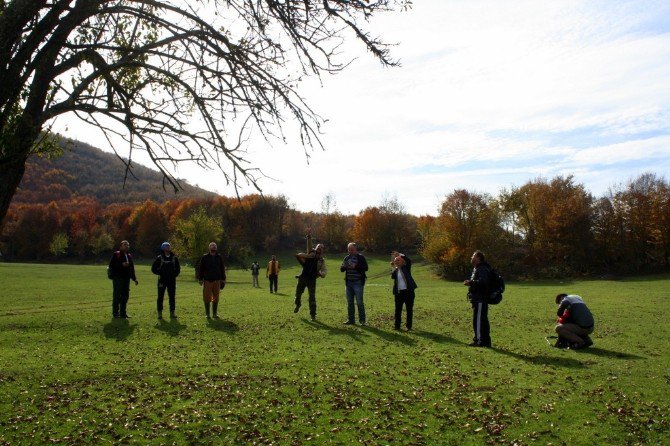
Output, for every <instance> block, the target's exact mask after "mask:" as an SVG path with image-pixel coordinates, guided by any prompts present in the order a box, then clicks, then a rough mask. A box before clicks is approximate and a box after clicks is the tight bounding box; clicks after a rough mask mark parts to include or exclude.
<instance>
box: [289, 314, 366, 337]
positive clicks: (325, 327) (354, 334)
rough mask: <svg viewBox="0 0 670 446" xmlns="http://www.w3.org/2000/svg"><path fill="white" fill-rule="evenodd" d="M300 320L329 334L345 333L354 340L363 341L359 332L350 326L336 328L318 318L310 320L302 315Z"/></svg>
mask: <svg viewBox="0 0 670 446" xmlns="http://www.w3.org/2000/svg"><path fill="white" fill-rule="evenodd" d="M300 320H301V321H302V322H303V323H305V324H307V325H311V326H312V327H315V328H318V329H319V330H326V331H327V332H328V333H330V334H334V335H345V336H349V337H351V338H352V339H353V340H354V341H357V342H363V341H362V340H361V332H360V331H358V330H352V329H350V328H337V327H333V326H331V325H328V324H324V323H323V322H321V321H319V320H316V321H312V320H309V319H307V318H304V317H303V318H302V319H300Z"/></svg>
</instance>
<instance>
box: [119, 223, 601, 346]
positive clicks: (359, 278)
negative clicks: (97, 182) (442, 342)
mask: <svg viewBox="0 0 670 446" xmlns="http://www.w3.org/2000/svg"><path fill="white" fill-rule="evenodd" d="M306 240H307V249H306V251H305V252H300V253H298V254H296V260H297V261H298V262H299V263H300V265H301V267H302V269H301V272H300V274H299V275H298V276H296V278H297V284H296V289H295V301H294V304H295V308H294V313H298V311H300V308H301V306H302V296H303V294H304V292H305V289H306V290H307V294H308V303H309V315H310V317H311V319H312V320H316V314H317V305H316V282H317V279H318V278H323V277H326V274H327V268H326V262H325V258H324V256H323V252H324V246H323V245H322V244H320V243H319V244H317V245H316V246H312V237H311V233H310V231H309V230H308V231H307V234H306ZM129 249H130V243H128V241H126V240H124V241H122V242H121V245H120V247H119V250H118V251H116V252H115V253H114V254H113V255H112V258H111V260H110V262H109V267H108V276H109V278H110V279H112V285H113V296H112V316H113V317H115V318H128V317H129V316H128V313H127V304H128V297H129V294H130V281H131V280H132V281H134V282H135V285H138V281H137V277H136V275H135V267H134V263H133V258H132V255H131V254H130V253H129ZM347 252H348V253H347V255H346V257H344V259H343V260H342V263H341V264H340V272H342V273H344V283H345V294H346V299H347V319H346V320H345V321H344V324H345V325H354V324H355V323H356V312H358V322H359V324H360V325H363V326H365V325H366V323H367V322H366V313H365V303H364V300H363V291H364V289H365V282H366V279H367V274H366V273H367V271H368V263H367V260H366V258H365V256H364V255H363V254H361V253H360V252H359V251H358V246H357V245H356V243H353V242H351V243H349V244H348V245H347ZM391 254H392V260H391V268H392V271H391V278H392V279H393V295H394V298H395V313H394V329H395V330H400V328H401V323H402V309H403V307H405V311H406V322H405V328H406V329H407V330H408V331H411V330H412V322H413V316H414V299H415V290H416V289H417V284H416V282H415V281H414V278H413V277H412V272H411V268H412V261H411V260H410V258H409V257H407V256H406V255H404V254H402V253H400V252H398V251H393V252H392V253H391ZM470 262H471V264H472V266H473V269H472V273H471V275H470V278H469V279H467V280H465V281H463V285H465V286H467V287H468V293H467V297H468V300H469V302H470V304H471V306H472V328H473V332H474V336H473V340H472V343H471V344H470V345H471V346H473V347H491V328H490V324H489V318H488V310H489V303H490V295H491V292H492V289H491V280H492V277H493V276H494V275H495V272H494V270H493V268H492V267H491V265H490V264H489V263H488V262H487V261H486V258H485V256H484V253H482V252H481V251H475V252H474V253H473V254H472V257H471V259H470ZM280 270H281V265H280V263H279V261H278V260H277V258H276V257H275V256H274V255H273V256H272V258H271V260H270V261H269V262H268V265H267V268H266V277H267V278H268V279H269V281H270V293H273V292H274V293H277V285H278V276H279V272H280ZM151 271H152V272H153V273H154V274H156V275H157V276H158V297H157V301H156V309H157V313H158V319H162V318H163V301H164V297H165V292H166V291H167V293H168V299H169V308H170V318H171V319H174V318H176V317H177V315H176V314H175V294H176V279H177V276H179V274H180V272H181V268H180V265H179V259H178V258H177V257H176V256H175V255H174V254H173V253H172V247H171V246H170V243H168V242H164V243H163V244H162V245H161V253H160V254H159V255H158V256H157V257H156V259H155V260H154V262H153V264H152V266H151ZM259 271H260V265H259V264H258V262H257V261H255V262H253V264H252V266H251V272H252V278H253V286H254V287H258V286H259V285H258V275H259ZM196 276H197V278H198V281H199V283H200V285H201V286H202V296H203V302H204V306H205V316H206V317H207V318H208V319H209V318H211V317H213V318H215V319H216V318H218V317H219V316H218V305H219V296H220V292H221V290H222V289H223V288H224V287H225V285H226V268H225V265H224V261H223V257H222V256H221V254H220V253H218V251H217V245H216V243H214V242H212V243H210V244H209V251H208V252H207V253H206V254H205V255H203V256H202V258H201V259H200V262H199V264H198V267H197V268H196ZM556 304H557V305H558V312H557V315H558V322H557V325H556V328H555V331H556V333H557V334H558V341H557V342H556V345H555V346H556V347H559V348H572V349H580V348H585V347H588V346H590V345H592V344H593V341H592V340H591V338H590V337H589V335H590V334H591V333H593V329H594V318H593V315H592V313H591V311H590V310H589V308H588V307H587V305H586V304H585V303H584V301H583V300H582V299H581V298H580V297H579V296H576V295H568V294H564V293H561V294H559V295H557V296H556Z"/></svg>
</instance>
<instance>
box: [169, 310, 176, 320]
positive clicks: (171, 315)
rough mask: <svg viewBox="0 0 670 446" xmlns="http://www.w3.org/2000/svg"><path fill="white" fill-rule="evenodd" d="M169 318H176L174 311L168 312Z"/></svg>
mask: <svg viewBox="0 0 670 446" xmlns="http://www.w3.org/2000/svg"><path fill="white" fill-rule="evenodd" d="M170 319H177V315H176V314H174V311H171V312H170Z"/></svg>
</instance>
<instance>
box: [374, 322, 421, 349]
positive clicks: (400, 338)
mask: <svg viewBox="0 0 670 446" xmlns="http://www.w3.org/2000/svg"><path fill="white" fill-rule="evenodd" d="M361 329H363V330H365V331H369V332H370V333H373V334H375V335H377V336H379V337H380V338H382V339H385V340H387V341H391V342H399V343H401V344H405V345H414V344H416V340H415V339H412V338H411V337H410V334H409V333H407V332H405V333H403V332H401V331H392V332H389V331H386V330H380V329H379V328H375V327H371V326H370V325H363V326H361Z"/></svg>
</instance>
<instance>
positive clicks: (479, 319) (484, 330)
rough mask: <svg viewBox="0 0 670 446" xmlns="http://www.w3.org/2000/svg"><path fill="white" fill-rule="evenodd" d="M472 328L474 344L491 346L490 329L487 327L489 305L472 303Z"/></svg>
mask: <svg viewBox="0 0 670 446" xmlns="http://www.w3.org/2000/svg"><path fill="white" fill-rule="evenodd" d="M472 328H473V330H474V332H475V336H474V338H473V341H474V342H477V343H480V344H484V345H491V327H490V326H489V304H487V303H484V302H472Z"/></svg>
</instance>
